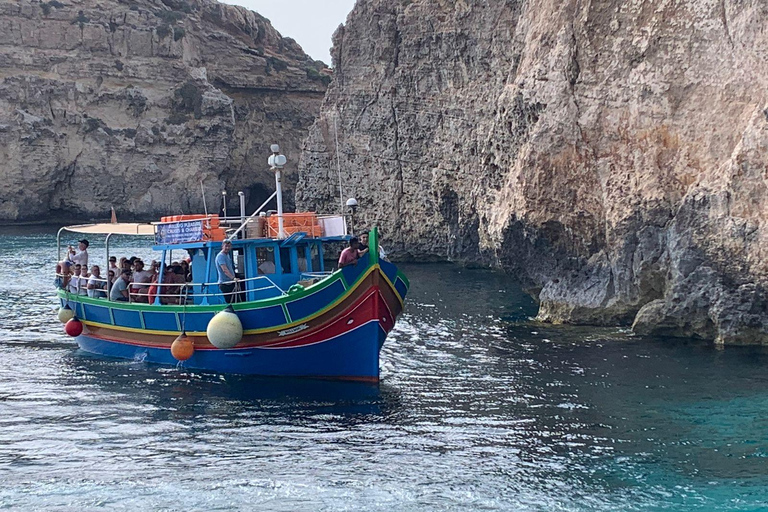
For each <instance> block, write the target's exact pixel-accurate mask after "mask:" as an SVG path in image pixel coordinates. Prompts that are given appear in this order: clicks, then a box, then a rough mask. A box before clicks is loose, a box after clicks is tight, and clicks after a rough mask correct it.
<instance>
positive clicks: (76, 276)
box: [67, 265, 81, 295]
mask: <svg viewBox="0 0 768 512" xmlns="http://www.w3.org/2000/svg"><path fill="white" fill-rule="evenodd" d="M80 271H81V266H80V265H75V266H74V270H72V277H71V278H70V279H69V284H68V285H67V291H69V293H74V294H75V295H77V292H78V289H79V288H80Z"/></svg>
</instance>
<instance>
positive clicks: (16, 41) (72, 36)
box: [0, 0, 328, 221]
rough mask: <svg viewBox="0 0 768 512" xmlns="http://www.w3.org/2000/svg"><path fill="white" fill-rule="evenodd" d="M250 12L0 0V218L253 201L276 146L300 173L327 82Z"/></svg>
mask: <svg viewBox="0 0 768 512" xmlns="http://www.w3.org/2000/svg"><path fill="white" fill-rule="evenodd" d="M321 70H322V65H321V63H315V62H313V61H312V60H311V59H310V58H309V57H308V56H307V55H305V54H304V52H303V51H302V50H301V48H300V47H299V46H298V45H297V44H296V43H295V42H294V41H293V40H292V39H288V38H283V37H281V36H280V34H279V33H277V31H275V30H274V28H272V26H271V25H270V23H269V21H268V20H266V19H265V18H263V17H261V16H259V15H258V14H256V13H254V12H251V11H248V10H246V9H243V8H240V7H234V6H228V5H223V4H219V3H217V2H215V1H212V0H162V1H161V0H136V1H131V2H124V1H119V0H98V1H97V0H59V1H56V0H51V1H44V2H40V1H29V0H25V1H21V2H20V1H17V0H0V177H2V182H3V185H4V186H3V188H2V190H0V221H13V220H36V219H47V218H57V219H59V220H63V219H67V220H69V219H80V220H83V219H84V218H88V217H93V218H102V219H103V218H109V212H110V207H111V206H114V207H115V208H116V210H117V211H118V215H119V218H120V219H121V220H126V219H128V218H144V219H147V218H154V217H155V216H157V215H165V214H177V213H190V212H199V211H202V208H203V204H202V197H201V191H200V190H201V188H200V182H201V180H202V181H203V182H204V184H205V187H206V190H207V199H208V206H209V208H211V209H213V210H215V209H216V208H218V207H219V203H220V199H219V192H220V191H221V190H223V189H224V188H226V189H228V191H229V193H230V197H231V199H230V206H233V207H234V208H233V210H232V211H233V212H234V211H236V210H237V206H236V205H235V204H234V203H235V202H236V201H237V195H236V192H237V191H238V190H244V191H246V193H247V196H248V199H249V202H250V203H251V206H254V207H255V206H257V205H258V204H259V203H260V202H261V200H263V199H264V198H265V197H266V196H267V195H268V194H269V193H271V190H274V177H273V176H271V175H270V173H269V172H268V171H267V169H266V167H267V166H266V158H267V156H268V154H269V144H271V143H274V142H279V143H280V144H281V145H282V147H283V150H284V152H285V153H286V155H287V156H288V158H289V162H291V163H290V164H289V166H288V167H287V172H286V174H287V176H286V178H287V183H288V188H289V189H290V188H291V187H292V185H293V184H295V181H296V172H295V169H296V162H297V161H298V158H299V150H300V144H301V140H302V139H303V138H304V136H305V135H306V130H307V128H308V127H309V126H310V125H311V124H312V122H313V120H314V117H315V115H316V114H317V112H318V110H319V107H320V104H321V101H322V98H323V94H324V92H325V90H326V87H327V81H328V78H327V77H326V76H324V75H323V74H322V73H321V72H320V71H321Z"/></svg>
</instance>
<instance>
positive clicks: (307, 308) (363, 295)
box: [57, 155, 409, 382]
mask: <svg viewBox="0 0 768 512" xmlns="http://www.w3.org/2000/svg"><path fill="white" fill-rule="evenodd" d="M273 156H277V155H273ZM280 156H282V155H280ZM279 162H280V160H278V163H279ZM282 162H284V157H283V160H282ZM270 163H271V164H274V162H273V158H270ZM275 168H276V169H277V172H276V180H277V184H278V191H277V192H276V193H275V194H273V196H272V197H275V195H276V196H277V198H278V212H277V214H275V215H271V216H266V217H265V216H264V214H263V213H261V211H260V210H261V208H260V209H259V210H257V211H256V212H254V214H253V215H251V216H250V217H245V215H244V214H243V215H241V216H240V217H238V218H236V219H225V218H218V217H217V216H215V215H199V216H189V215H185V216H176V217H165V218H163V219H162V221H161V222H157V223H152V224H120V223H110V224H89V225H78V226H67V227H65V228H62V230H61V231H60V232H59V237H58V239H59V251H60V254H61V234H62V233H63V232H64V231H70V232H75V233H82V234H88V235H95V234H103V235H106V247H107V259H109V238H110V237H111V236H112V235H114V234H121V235H128V234H132V235H138V236H154V245H153V247H152V248H153V250H155V251H158V254H159V257H158V260H159V262H160V270H159V273H158V274H157V275H158V283H157V294H156V296H151V295H150V296H149V297H148V298H147V299H146V300H147V302H145V303H143V302H121V301H114V300H110V299H109V294H107V297H104V298H98V297H88V296H86V295H79V294H73V293H70V292H68V291H67V290H64V289H59V290H58V291H57V293H58V298H59V300H60V303H61V309H60V310H59V318H60V319H61V320H62V322H65V323H66V325H65V330H66V332H67V333H68V334H70V335H72V336H75V337H76V339H77V343H78V344H79V346H80V348H81V349H82V350H84V351H86V352H90V353H94V354H99V355H103V356H110V357H118V358H126V359H134V360H136V359H138V360H143V361H147V362H151V363H159V364H168V365H177V364H179V362H180V361H182V363H181V364H183V366H185V367H187V368H195V369H200V370H207V371H213V372H223V373H236V374H248V375H264V376H294V377H319V378H334V379H348V380H360V381H369V382H377V381H378V380H379V352H380V350H381V347H382V345H383V343H384V340H385V338H386V337H387V334H388V333H389V331H391V330H392V328H393V327H394V325H395V321H396V319H397V317H398V315H399V314H400V313H401V312H402V310H403V301H404V299H405V296H406V293H407V291H408V287H409V283H408V279H407V278H406V277H405V275H403V273H402V272H400V271H399V270H398V269H397V267H396V266H395V265H393V264H392V263H390V262H388V261H385V259H383V258H381V257H380V252H379V240H378V233H377V230H376V229H375V228H374V229H373V230H372V231H371V232H370V236H369V239H368V251H367V253H366V254H364V255H362V256H361V257H360V259H359V260H358V262H357V264H356V265H350V266H346V267H344V268H341V269H339V270H335V271H326V269H325V263H324V258H323V255H324V247H325V246H326V244H328V243H330V242H335V243H343V242H344V241H346V240H349V238H350V235H348V234H347V233H346V222H345V219H344V217H343V216H326V217H321V216H317V215H315V214H313V213H304V214H283V213H282V211H281V210H282V205H281V202H282V201H281V200H280V195H279V185H280V174H279V166H275V165H273V170H274V169H275ZM272 197H270V199H268V200H267V201H270V200H271V199H272ZM265 204H267V203H266V202H265ZM263 206H264V205H262V208H263ZM241 212H242V213H244V206H243V205H242V203H241ZM225 240H226V241H230V242H231V244H232V249H231V251H230V253H229V254H230V255H231V257H232V263H233V266H234V268H235V272H236V275H237V277H238V280H237V286H236V287H235V289H234V290H233V291H232V292H231V293H230V294H227V293H223V292H222V291H221V290H220V287H219V283H218V273H217V269H216V264H215V259H216V256H217V254H219V252H220V251H221V248H222V244H223V243H224V242H225ZM173 253H175V254H176V257H177V258H178V257H179V255H181V256H182V257H183V258H185V259H188V261H189V262H190V269H191V276H192V280H191V281H190V282H188V283H187V284H185V285H179V284H165V285H164V283H163V278H162V276H164V275H165V274H166V271H165V267H166V266H167V265H169V264H170V262H171V259H172V258H173ZM91 263H93V261H91ZM105 274H106V273H105ZM168 302H173V303H168ZM228 302H231V304H229V303H228Z"/></svg>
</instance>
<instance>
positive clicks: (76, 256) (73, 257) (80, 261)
mask: <svg viewBox="0 0 768 512" xmlns="http://www.w3.org/2000/svg"><path fill="white" fill-rule="evenodd" d="M89 245H91V244H90V242H89V241H88V240H85V239H83V240H78V243H77V248H78V249H79V250H78V251H77V252H75V248H74V247H72V246H71V245H70V246H69V256H67V259H68V260H69V261H71V262H72V263H74V264H76V265H80V266H82V267H83V268H88V246H89Z"/></svg>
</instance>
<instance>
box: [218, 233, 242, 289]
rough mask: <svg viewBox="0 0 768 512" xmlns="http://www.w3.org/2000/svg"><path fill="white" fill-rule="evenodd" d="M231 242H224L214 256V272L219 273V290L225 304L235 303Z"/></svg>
mask: <svg viewBox="0 0 768 512" xmlns="http://www.w3.org/2000/svg"><path fill="white" fill-rule="evenodd" d="M231 251H232V242H230V241H229V240H225V241H224V242H222V244H221V252H219V254H217V255H216V270H218V271H219V290H221V293H223V294H224V299H225V300H226V301H227V303H230V304H231V303H232V302H235V297H236V295H235V293H233V292H234V291H235V285H237V277H236V276H235V266H234V265H233V264H232V256H230V254H229V253H230V252H231Z"/></svg>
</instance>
